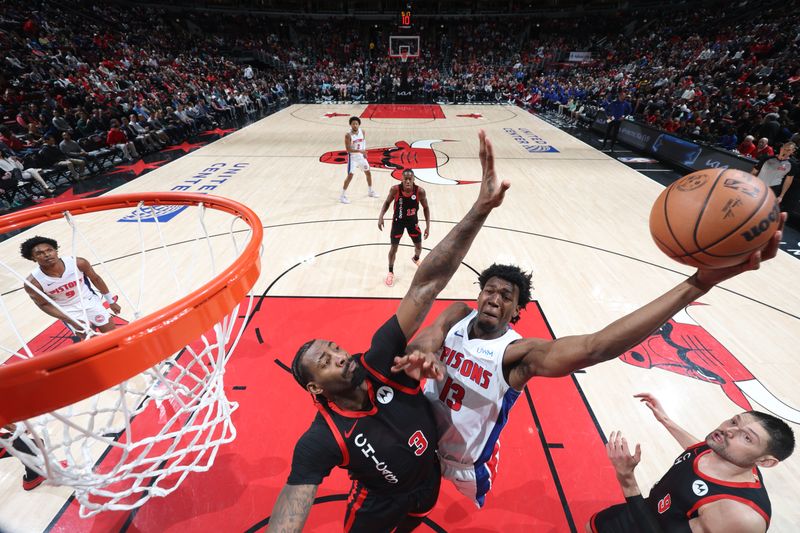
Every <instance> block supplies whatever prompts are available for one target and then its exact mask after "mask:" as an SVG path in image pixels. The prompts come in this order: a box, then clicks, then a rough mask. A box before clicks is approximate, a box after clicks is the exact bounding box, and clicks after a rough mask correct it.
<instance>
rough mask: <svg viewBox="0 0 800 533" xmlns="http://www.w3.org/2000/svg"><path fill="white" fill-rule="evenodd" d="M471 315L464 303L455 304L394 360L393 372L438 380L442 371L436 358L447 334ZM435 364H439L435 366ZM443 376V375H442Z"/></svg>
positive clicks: (418, 335)
mask: <svg viewBox="0 0 800 533" xmlns="http://www.w3.org/2000/svg"><path fill="white" fill-rule="evenodd" d="M469 313H470V307H469V306H468V305H467V304H465V303H462V302H459V303H455V304H453V305H451V306H450V307H448V308H447V309H445V310H444V312H442V313H441V314H440V315H439V316H438V317H436V320H435V321H434V322H433V324H431V325H430V326H428V327H427V328H425V329H423V330H422V331H420V332H419V333H418V334H417V336H416V337H414V340H413V341H411V343H410V344H409V345H408V346H407V347H406V354H405V355H403V356H399V357H395V358H394V366H393V367H392V372H403V371H405V373H406V374H408V375H409V376H410V377H412V378H414V379H416V380H419V379H420V377H432V378H435V379H438V375H439V373H440V371H441V369H440V368H438V361H437V360H436V358H435V354H436V352H438V351H439V349H440V348H441V347H442V344H444V339H445V337H446V336H447V332H448V331H450V328H452V327H453V326H454V325H455V324H456V323H457V322H458V321H459V320H461V319H462V318H464V317H465V316H467V315H468V314H469ZM434 363H437V364H436V365H434ZM442 375H443V374H442Z"/></svg>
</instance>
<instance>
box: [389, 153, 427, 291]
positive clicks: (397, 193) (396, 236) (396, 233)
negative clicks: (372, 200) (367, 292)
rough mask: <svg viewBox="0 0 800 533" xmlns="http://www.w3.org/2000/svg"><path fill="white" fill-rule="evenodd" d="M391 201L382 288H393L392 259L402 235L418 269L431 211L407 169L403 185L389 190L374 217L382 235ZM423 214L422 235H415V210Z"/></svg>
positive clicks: (422, 192) (404, 172) (416, 221)
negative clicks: (408, 240)
mask: <svg viewBox="0 0 800 533" xmlns="http://www.w3.org/2000/svg"><path fill="white" fill-rule="evenodd" d="M392 201H394V214H393V215H392V230H391V233H390V234H389V238H390V240H391V243H392V246H391V248H389V273H388V274H387V275H386V286H387V287H391V286H392V285H394V257H395V255H396V254H397V246H398V245H399V244H400V238H401V237H402V236H403V233H404V232H406V231H407V232H408V236H409V237H411V242H413V243H414V257H412V258H411V260H412V261H414V264H415V265H419V256H420V254H422V239H423V238H425V239H427V238H428V233H429V231H430V227H431V211H430V209H428V197H427V196H426V194H425V189H423V188H422V187H419V186H418V185H415V184H414V171H413V170H411V169H410V168H407V169H405V170H404V171H403V182H402V183H401V184H400V185H395V186H393V187H391V188H390V189H389V195H388V196H387V197H386V201H384V202H383V206H382V207H381V214H380V215H378V229H379V230H381V231H383V215H385V214H386V210H387V209H389V204H391V203H392ZM420 205H421V206H422V211H423V212H424V213H425V233H424V234H421V233H420V231H419V218H418V215H417V213H418V211H419V206H420Z"/></svg>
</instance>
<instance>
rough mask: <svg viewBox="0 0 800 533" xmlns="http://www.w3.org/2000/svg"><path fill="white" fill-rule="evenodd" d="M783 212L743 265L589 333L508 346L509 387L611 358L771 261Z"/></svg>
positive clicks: (694, 280) (710, 274) (697, 279)
mask: <svg viewBox="0 0 800 533" xmlns="http://www.w3.org/2000/svg"><path fill="white" fill-rule="evenodd" d="M785 221H786V213H781V218H780V223H779V225H778V230H777V231H776V232H775V234H774V235H773V236H772V239H771V240H770V242H769V244H768V245H767V246H766V247H765V248H764V250H763V251H757V252H754V253H753V254H752V255H751V256H750V258H749V260H748V261H747V262H746V263H742V264H741V265H737V266H733V267H730V268H719V269H709V270H704V269H700V270H698V271H697V272H696V273H695V274H694V275H693V276H691V277H690V278H688V279H686V280H685V281H683V282H681V283H680V284H678V285H677V286H676V287H674V288H673V289H671V290H670V291H668V292H666V293H665V294H663V295H661V296H659V297H658V298H656V299H655V300H653V301H652V302H650V303H649V304H647V305H645V306H644V307H641V308H639V309H637V310H636V311H634V312H632V313H630V314H629V315H627V316H624V317H622V318H620V319H619V320H617V321H615V322H612V323H611V324H609V325H608V326H606V327H605V328H603V329H601V330H600V331H598V332H595V333H591V334H588V335H575V336H569V337H562V338H560V339H556V340H554V341H545V340H543V339H523V340H521V341H519V342H516V343H514V344H512V345H510V346H509V347H508V349H507V350H506V356H505V359H504V366H505V367H506V368H510V371H509V384H510V385H511V386H512V387H514V388H515V389H521V388H522V387H523V386H524V385H525V383H526V382H527V381H528V380H529V379H530V378H532V377H533V376H547V377H555V376H565V375H567V374H569V373H570V372H573V371H575V370H577V369H580V368H586V367H587V366H592V365H595V364H597V363H601V362H603V361H608V360H610V359H614V358H615V357H618V356H619V355H621V354H623V353H624V352H625V351H626V350H629V349H631V348H632V347H634V346H636V345H637V344H639V343H640V342H642V341H643V340H644V339H646V338H647V337H648V336H649V335H650V334H651V333H653V331H655V330H656V329H658V328H659V327H660V326H661V325H662V324H664V323H665V322H666V321H667V320H669V319H670V318H671V317H672V316H674V315H675V313H677V312H678V311H680V310H681V309H683V308H684V307H686V306H687V305H689V304H690V303H692V302H693V301H695V300H696V299H697V298H699V297H700V296H702V295H704V294H705V293H706V292H708V291H709V290H711V288H712V287H713V286H714V285H716V284H718V283H721V282H723V281H725V280H727V279H730V278H732V277H734V276H736V275H738V274H741V273H742V272H746V271H748V270H757V269H758V268H759V267H760V265H761V262H762V261H767V260H769V259H772V258H773V257H775V255H776V254H777V253H778V245H779V244H780V240H781V232H782V229H783V224H784V222H785Z"/></svg>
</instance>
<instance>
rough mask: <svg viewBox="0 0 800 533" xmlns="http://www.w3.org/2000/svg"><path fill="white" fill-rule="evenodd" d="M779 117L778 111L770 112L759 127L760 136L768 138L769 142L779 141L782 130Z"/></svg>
mask: <svg viewBox="0 0 800 533" xmlns="http://www.w3.org/2000/svg"><path fill="white" fill-rule="evenodd" d="M778 118H780V115H778V114H777V113H768V114H767V115H766V116H765V117H764V120H762V121H761V126H759V128H758V136H759V137H763V138H765V139H767V142H768V143H771V144H774V143H775V142H776V141H778V134H779V133H780V131H781V123H780V122H778ZM770 155H771V154H770Z"/></svg>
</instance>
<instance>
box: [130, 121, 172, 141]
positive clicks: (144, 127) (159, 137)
mask: <svg viewBox="0 0 800 533" xmlns="http://www.w3.org/2000/svg"><path fill="white" fill-rule="evenodd" d="M129 118H130V122H131V126H132V127H133V128H135V129H136V131H140V132H142V133H144V134H146V135H151V136H152V137H153V138H154V139H155V140H156V142H158V143H159V144H161V148H164V146H166V145H168V144H169V136H168V135H167V133H166V132H165V131H164V130H163V129H161V128H159V129H154V128H152V127H151V126H150V125H149V124H148V123H147V120H146V119H145V118H144V117H142V116H141V115H136V114H133V113H132V114H131V115H130V117H129Z"/></svg>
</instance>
